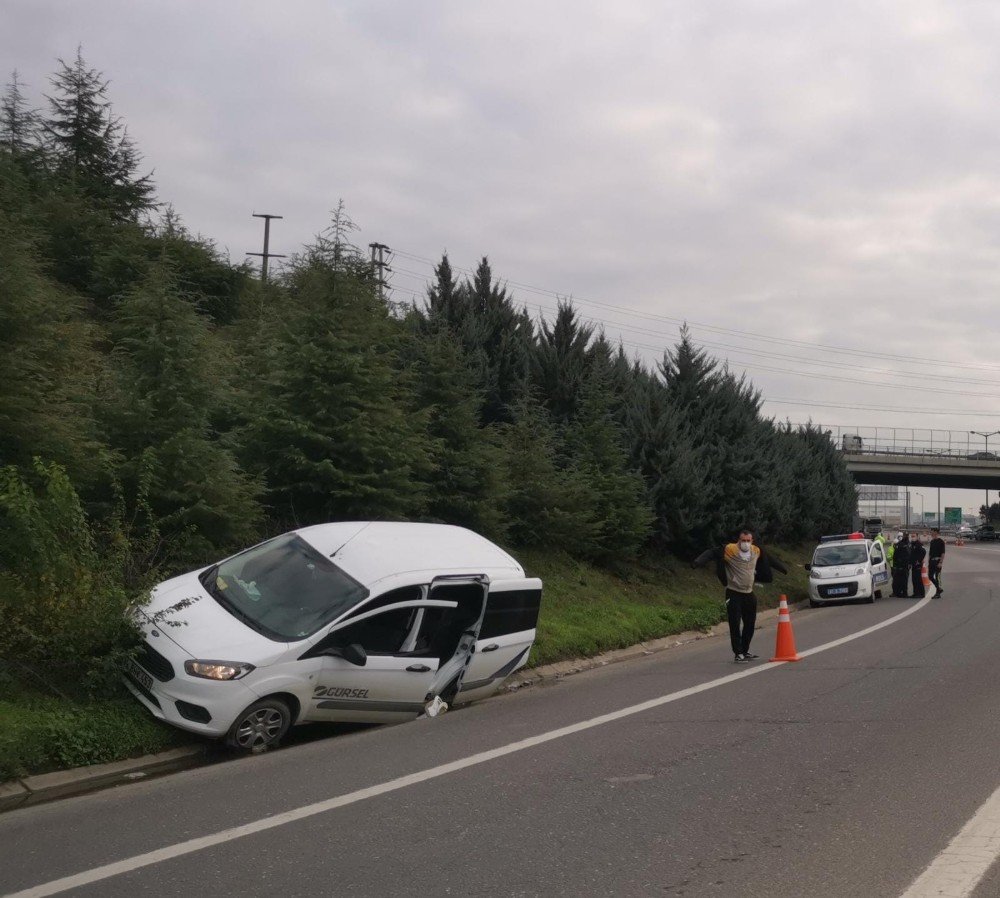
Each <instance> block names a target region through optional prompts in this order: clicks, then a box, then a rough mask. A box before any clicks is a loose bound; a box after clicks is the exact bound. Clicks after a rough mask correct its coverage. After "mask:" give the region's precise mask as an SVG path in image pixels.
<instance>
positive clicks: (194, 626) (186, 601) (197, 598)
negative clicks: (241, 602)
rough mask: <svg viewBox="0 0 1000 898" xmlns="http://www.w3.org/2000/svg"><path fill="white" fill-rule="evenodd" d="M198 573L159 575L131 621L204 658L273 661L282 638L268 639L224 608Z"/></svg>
mask: <svg viewBox="0 0 1000 898" xmlns="http://www.w3.org/2000/svg"><path fill="white" fill-rule="evenodd" d="M203 570H207V568H204V569H203ZM200 573H202V571H193V572H191V573H190V574H182V575H181V576H179V577H174V578H173V579H171V580H164V581H163V582H162V583H160V584H159V585H158V586H156V587H155V588H154V589H153V591H152V593H151V594H150V598H149V601H148V602H147V603H146V604H145V605H142V606H140V607H139V608H138V609H137V612H136V622H137V623H138V624H139V626H140V628H141V629H142V631H143V634H144V635H145V636H146V638H147V640H149V641H150V642H151V643H152V644H154V645H155V643H156V640H157V639H158V638H163V637H164V636H165V637H166V638H167V639H169V640H170V641H171V642H173V643H174V644H175V645H177V646H178V647H180V648H181V649H183V650H184V651H185V652H186V653H187V654H188V655H190V656H191V657H192V658H199V659H204V660H213V661H245V662H247V663H249V664H253V665H254V666H255V667H263V666H265V665H268V664H273V663H274V662H275V661H277V660H278V659H279V658H280V657H281V656H282V655H283V654H284V653H285V652H286V651H287V649H288V643H286V642H275V641H274V640H273V639H268V638H267V637H266V636H264V635H263V634H262V633H258V632H257V631H256V630H254V629H252V628H251V627H248V626H247V625H246V624H245V623H243V621H241V620H240V619H239V618H237V617H235V616H233V615H232V614H230V613H229V612H228V611H227V610H226V609H225V608H223V607H222V606H221V605H220V604H219V603H218V602H216V601H215V599H213V598H212V597H211V596H210V595H209V594H208V592H207V591H206V590H205V587H203V586H202V585H201V581H200V580H199V579H198V575H199V574H200ZM154 633H157V634H159V636H154V635H153V634H154ZM150 637H152V638H150Z"/></svg>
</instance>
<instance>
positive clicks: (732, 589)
mask: <svg viewBox="0 0 1000 898" xmlns="http://www.w3.org/2000/svg"><path fill="white" fill-rule="evenodd" d="M710 561H714V562H715V574H716V576H717V577H718V578H719V582H720V583H722V585H723V586H724V587H725V588H726V617H727V618H728V619H729V642H730V645H731V646H732V649H733V656H734V661H735V662H736V663H737V664H748V663H749V662H751V661H752V660H753V659H754V658H757V657H759V656H757V655H755V654H754V653H753V652H751V651H750V641H751V640H752V639H753V632H754V628H755V626H756V623H757V596H755V595H754V592H753V587H754V583H770V582H771V581H772V580H773V579H774V573H773V571H781V573H783V574H787V573H788V568H786V567H785V566H784V565H783V564H782V563H781V562H780V561H778V560H777V559H775V558H770V557H768V555H767V553H765V552H764V550H763V549H761V548H760V547H758V546H755V545H754V544H753V531H752V530H750V529H749V528H748V527H744V528H743V529H742V530H741V531H740V534H739V540H738V541H737V542H735V543H728V544H727V545H724V546H716V547H714V548H711V549H708V550H706V551H705V552H702V553H701V555H699V556H698V557H697V558H696V559H695V560H694V561H693V562H692V563H691V564H692V567H704V566H705V565H706V564H708V563H709V562H710Z"/></svg>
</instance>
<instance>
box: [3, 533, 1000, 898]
mask: <svg viewBox="0 0 1000 898" xmlns="http://www.w3.org/2000/svg"><path fill="white" fill-rule="evenodd" d="M998 573H1000V547H997V546H993V545H981V546H967V547H965V548H952V547H950V548H949V554H948V557H947V564H946V577H947V583H946V592H945V595H944V597H943V598H941V599H939V600H937V599H936V600H932V601H929V602H927V603H926V604H925V605H923V606H922V607H920V608H919V609H917V610H916V611H915V612H914V613H912V614H910V615H909V616H908V617H906V618H905V619H902V620H900V621H898V622H896V623H893V624H891V625H889V626H887V627H884V628H882V629H880V630H877V631H876V632H872V633H870V634H868V635H866V636H863V637H862V638H859V639H856V640H854V641H851V642H847V643H845V644H842V645H839V646H836V647H832V648H829V649H826V650H824V651H822V652H819V653H817V654H813V655H811V656H809V657H808V658H805V659H804V660H803V661H801V662H799V663H797V664H786V665H767V664H766V663H764V662H756V663H755V666H753V667H750V668H743V667H737V666H735V665H733V664H732V655H731V654H730V650H729V647H728V640H725V639H721V638H720V639H707V640H701V641H698V642H695V643H691V644H688V645H685V646H681V647H679V648H676V649H673V650H670V651H667V652H663V653H660V654H657V655H652V656H649V657H647V658H645V659H643V660H641V661H636V662H630V663H624V664H619V665H614V666H610V667H607V668H604V669H601V670H596V671H591V672H588V673H582V674H579V675H577V676H574V677H570V678H567V679H564V680H560V681H556V682H553V683H552V684H551V685H544V686H538V687H533V688H531V689H528V690H524V691H522V692H520V693H517V694H513V695H509V696H503V697H500V698H497V699H493V700H490V701H487V702H482V703H480V704H478V705H474V706H471V707H469V708H467V709H464V710H458V711H455V712H450V713H448V714H446V715H444V716H442V717H439V718H436V719H424V720H419V721H416V722H414V723H409V724H405V725H402V726H399V727H393V728H380V729H372V730H365V731H360V732H354V733H350V734H348V735H345V736H341V737H339V738H336V739H329V740H323V741H315V742H304V743H301V744H297V745H295V746H294V747H292V748H289V749H285V750H282V751H279V752H275V753H273V754H270V755H264V756H261V757H257V758H249V759H245V760H239V761H235V762H232V763H226V764H219V765H214V766H211V767H205V768H201V769H197V770H191V771H187V772H184V773H179V774H176V775H173V776H170V777H165V778H163V779H160V780H155V781H150V782H147V783H141V784H137V785H133V786H128V787H123V788H119V789H115V790H110V791H106V792H101V793H97V794H94V795H90V796H83V797H80V798H76V799H69V800H66V801H63V802H58V803H53V804H49V805H41V806H38V807H34V808H26V809H21V810H17V811H14V812H11V813H8V814H6V815H3V816H2V817H0V893H2V894H8V893H12V892H17V891H19V890H26V889H29V888H30V887H33V886H38V885H41V884H43V883H48V882H51V881H54V880H57V879H60V878H62V877H68V876H72V875H75V874H79V873H81V872H83V871H88V870H92V869H94V868H98V867H100V866H102V865H106V864H111V863H114V862H117V861H122V860H125V859H130V858H135V857H137V856H140V855H144V854H145V853H147V852H152V851H157V850H159V849H170V850H168V851H166V852H165V853H164V854H163V855H161V856H159V857H157V858H155V859H154V861H155V862H152V863H144V865H142V866H138V867H137V868H135V869H128V870H125V871H124V872H119V873H117V874H116V875H112V876H109V877H106V878H102V879H100V880H98V881H95V882H92V883H90V884H87V885H81V886H73V887H71V888H69V889H68V891H65V892H60V893H59V894H72V895H81V896H139V895H150V896H161V895H163V896H166V895H190V894H200V895H206V894H238V895H241V896H257V895H261V896H263V895H288V896H305V895H324V896H326V895H338V896H339V895H344V896H367V895H372V896H393V895H400V896H402V895H405V896H437V895H498V896H499V895H503V896H522V895H546V896H549V895H574V896H576V895H637V896H638V895H641V896H647V895H663V896H676V895H685V896H715V895H720V896H721V895H739V896H761V898H764V896H767V898H800V896H805V895H809V896H837V898H841V896H844V898H847V896H858V898H873V896H899V895H902V894H903V893H904V892H905V891H906V889H907V887H908V886H909V884H910V883H911V882H912V881H913V880H914V879H915V878H916V877H917V876H918V875H919V874H920V873H921V872H922V871H923V870H924V869H925V868H927V867H928V865H929V864H931V862H932V861H934V859H935V858H936V857H937V856H938V854H939V853H940V852H941V851H942V849H944V848H945V847H946V846H947V845H948V843H949V842H950V840H951V839H952V837H953V836H955V834H956V833H958V832H959V830H961V829H962V828H963V826H964V825H965V824H966V822H967V821H968V820H969V819H970V818H971V817H972V816H973V815H974V814H975V813H976V811H977V809H978V808H979V807H980V806H981V805H982V804H983V803H984V802H985V801H986V800H987V799H988V798H989V797H990V796H991V794H992V793H993V792H994V790H996V789H997V788H998V787H1000V763H998V755H1000V713H998V712H1000V690H998V688H997V683H998V679H1000V678H998V667H1000V652H998V650H997V646H998V643H1000V584H998V587H997V589H996V593H997V594H996V596H995V597H994V596H993V595H992V594H991V592H990V589H991V587H992V585H993V584H994V583H996V582H997V575H998ZM915 605H916V601H915V600H912V599H911V600H903V599H885V600H882V601H880V602H878V603H876V604H875V605H873V606H868V605H861V606H850V605H845V606H839V607H830V608H822V609H816V610H805V611H801V612H796V613H794V614H793V621H794V627H795V637H796V642H797V644H798V648H799V650H800V651H802V650H805V649H808V648H811V647H816V646H820V645H823V644H826V643H828V642H830V641H833V640H836V639H838V638H839V637H843V636H847V635H849V634H852V633H855V632H857V631H860V630H862V629H864V628H866V627H868V626H870V625H873V624H876V623H879V622H882V621H887V620H889V619H890V618H893V617H894V616H896V615H898V614H899V613H900V612H902V611H905V610H907V609H908V608H913V607H914V606H915ZM773 645H774V624H773V623H771V624H770V626H769V627H768V628H767V629H764V630H763V631H761V632H760V634H759V636H758V638H757V640H756V641H755V645H754V648H755V649H756V650H757V651H758V652H760V654H761V655H764V656H765V657H767V656H768V655H769V653H770V650H771V649H772V648H773ZM760 667H763V668H765V669H763V670H760V671H759V673H747V674H746V675H745V676H740V677H737V678H735V679H731V680H726V681H724V682H722V683H721V684H718V685H716V686H715V687H713V688H710V689H706V690H705V691H700V692H695V693H694V694H688V695H685V696H682V697H680V698H678V699H677V700H675V701H670V702H668V703H661V704H659V705H656V706H654V707H649V708H647V709H646V710H640V711H637V712H636V713H631V714H629V715H628V716H623V717H621V718H619V719H615V720H609V721H607V722H603V723H597V724H595V725H592V726H590V727H589V728H587V729H583V730H579V731H575V732H570V733H567V734H564V735H561V736H559V737H558V738H550V739H549V740H548V741H543V742H541V743H540V744H531V745H527V746H522V747H519V748H518V749H517V750H512V751H510V752H509V753H507V754H503V755H500V756H488V757H486V758H485V759H480V760H478V762H477V763H472V764H469V763H468V762H467V761H466V762H465V763H464V766H463V764H462V763H458V764H456V765H455V768H456V769H451V770H444V771H437V775H435V776H434V777H433V778H429V779H428V778H420V777H415V778H414V779H415V781H414V782H412V783H409V784H404V785H399V786H397V787H391V788H390V789H389V790H379V789H373V790H372V792H371V794H363V795H361V796H355V799H354V800H352V801H351V803H349V804H346V805H344V806H340V807H330V808H327V809H325V810H323V809H316V808H313V809H312V811H313V812H312V813H311V815H310V816H304V817H300V818H299V819H294V814H293V815H292V818H279V819H277V820H273V821H271V823H272V824H275V825H271V826H270V828H267V829H262V830H259V831H254V832H251V833H250V834H246V835H241V834H238V833H230V834H228V835H226V836H225V837H224V838H222V839H221V840H220V841H218V843H216V844H209V845H208V846H207V847H202V848H200V849H199V850H193V851H188V852H187V853H185V854H182V855H180V856H173V852H174V851H175V849H172V848H171V846H176V845H178V844H179V843H184V842H186V841H188V840H191V839H197V838H200V837H209V836H212V835H213V834H216V833H219V832H221V831H226V830H230V829H232V828H235V827H240V826H242V825H244V824H252V823H253V822H254V821H260V820H262V819H264V818H268V817H270V816H272V815H276V814H283V813H286V812H294V811H295V810H296V809H300V808H303V807H305V806H310V805H314V804H315V803H317V802H321V801H325V800H327V799H333V798H336V797H338V796H344V795H348V794H351V793H355V792H356V791H357V790H360V789H366V788H368V787H373V786H380V785H382V784H386V783H388V782H390V781H392V780H394V779H396V778H398V777H402V776H404V775H408V774H415V773H418V772H420V771H426V770H429V769H432V768H437V767H439V766H440V765H443V764H447V763H449V762H463V759H468V758H469V757H470V756H473V755H476V753H480V752H487V751H489V750H491V749H496V748H498V747H501V746H506V745H510V744H512V743H516V742H518V741H519V740H525V739H529V738H530V737H535V736H539V735H541V734H546V733H551V732H552V731H553V730H556V729H557V728H560V727H569V726H571V725H573V724H578V723H580V722H582V721H587V720H592V719H593V718H596V717H598V716H600V715H605V714H609V713H610V712H614V711H616V710H620V709H623V708H627V707H631V706H634V705H636V704H639V703H642V702H645V701H647V700H651V699H656V698H658V697H661V696H665V695H668V694H673V693H676V692H678V691H679V690H685V689H689V688H690V687H697V686H700V685H703V684H706V683H710V682H713V681H715V680H718V679H720V678H725V677H728V676H730V675H732V674H734V673H741V672H744V671H756V670H758V668H760ZM147 860H149V859H148V858H147ZM49 893H50V892H45V894H49ZM38 894H41V893H38ZM963 894H964V893H963ZM997 894H1000V869H998V868H997V867H996V866H994V867H992V868H991V869H990V870H989V872H988V873H987V874H986V876H985V877H984V878H983V880H982V882H981V883H980V885H979V887H978V888H977V890H976V891H975V893H974V895H975V896H976V898H987V896H995V895H997Z"/></svg>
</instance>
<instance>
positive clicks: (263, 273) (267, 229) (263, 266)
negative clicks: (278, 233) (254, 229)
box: [247, 212, 285, 284]
mask: <svg viewBox="0 0 1000 898" xmlns="http://www.w3.org/2000/svg"><path fill="white" fill-rule="evenodd" d="M251 214H252V215H253V217H254V218H263V219H264V252H262V253H247V255H248V256H260V257H261V263H260V282H261V283H262V284H266V283H267V260H268V259H284V258H285V256H283V255H281V254H280V253H272V252H269V250H268V247H270V245H271V219H272V218H284V217H285V216H284V215H271V214H270V213H268V212H253V213H251Z"/></svg>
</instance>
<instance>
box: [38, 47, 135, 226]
mask: <svg viewBox="0 0 1000 898" xmlns="http://www.w3.org/2000/svg"><path fill="white" fill-rule="evenodd" d="M59 65H60V70H59V71H58V72H57V73H56V74H55V75H53V76H52V79H51V81H52V85H53V87H54V88H55V93H54V95H52V96H47V97H46V99H47V100H48V101H49V107H50V111H49V116H48V118H47V119H46V120H45V121H44V122H43V124H42V127H43V130H44V133H45V135H46V137H47V139H48V141H49V144H50V148H51V151H52V153H53V156H54V159H55V164H56V167H57V170H58V171H59V172H60V173H61V174H62V176H63V177H64V178H65V179H66V181H67V182H68V183H69V184H71V185H72V186H73V187H74V188H76V189H77V190H79V191H81V192H82V193H83V194H84V195H85V196H87V197H88V198H89V199H90V200H91V201H93V202H95V203H96V204H98V206H99V207H100V208H101V209H103V210H104V211H105V212H106V213H107V214H108V215H110V216H111V217H112V218H113V219H114V220H117V221H135V220H137V219H138V217H139V216H140V214H141V213H143V212H145V211H147V210H148V209H151V208H152V207H153V206H154V201H153V192H154V187H153V181H152V175H151V174H148V175H143V176H139V175H138V170H139V166H140V163H141V157H140V155H139V152H138V150H137V149H136V146H135V144H134V143H133V141H132V139H131V138H130V137H129V135H128V129H127V128H126V127H125V125H123V124H122V121H121V119H120V118H118V117H116V116H115V115H114V114H113V112H112V108H111V103H110V102H109V101H108V99H107V92H108V84H109V82H108V81H106V80H104V76H103V75H102V74H101V73H100V72H98V71H97V70H96V69H92V68H89V67H88V66H87V64H86V63H85V62H84V59H83V54H82V51H81V50H80V49H77V53H76V59H75V60H74V61H73V63H72V64H68V63H66V62H64V61H63V60H61V59H60V60H59Z"/></svg>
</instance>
